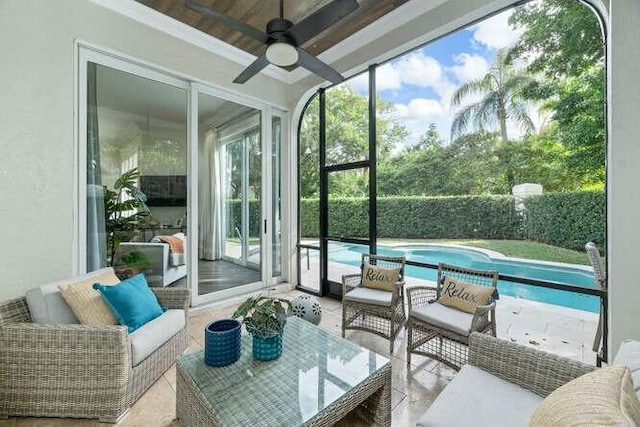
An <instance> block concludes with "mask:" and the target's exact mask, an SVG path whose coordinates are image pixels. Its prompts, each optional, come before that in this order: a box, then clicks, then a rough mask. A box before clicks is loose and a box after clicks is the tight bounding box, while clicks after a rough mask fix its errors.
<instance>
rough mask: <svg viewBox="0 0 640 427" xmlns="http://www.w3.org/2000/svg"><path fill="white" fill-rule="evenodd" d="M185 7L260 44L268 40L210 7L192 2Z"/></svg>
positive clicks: (262, 33)
mask: <svg viewBox="0 0 640 427" xmlns="http://www.w3.org/2000/svg"><path fill="white" fill-rule="evenodd" d="M187 7H188V8H189V9H193V10H195V11H196V12H198V13H199V14H201V15H204V16H206V17H207V18H211V19H215V20H216V21H219V22H222V23H223V24H225V25H226V26H227V27H230V28H233V29H234V30H236V31H239V32H241V33H242V34H245V35H247V36H249V37H252V38H254V39H256V40H258V41H260V42H262V43H266V42H267V40H268V39H269V36H267V34H266V33H264V32H263V31H260V30H258V29H257V28H254V27H252V26H250V25H247V24H245V23H243V22H240V21H238V20H237V19H234V18H232V17H230V16H227V15H225V14H224V13H220V12H218V11H217V10H214V9H211V8H210V7H206V6H203V5H201V4H199V3H196V2H195V1H194V0H187Z"/></svg>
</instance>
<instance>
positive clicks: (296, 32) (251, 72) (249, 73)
mask: <svg viewBox="0 0 640 427" xmlns="http://www.w3.org/2000/svg"><path fill="white" fill-rule="evenodd" d="M187 7H189V8H190V9H193V10H195V11H196V12H198V13H200V14H201V15H204V16H207V17H209V18H211V19H215V20H217V21H219V22H222V23H223V24H225V25H227V26H228V27H231V28H233V29H234V30H236V31H239V32H241V33H242V34H245V35H247V36H249V37H252V38H254V39H256V40H258V41H260V42H262V43H265V44H266V45H267V49H266V51H265V52H264V53H263V54H262V55H260V56H259V57H258V59H256V60H255V61H253V63H252V64H251V65H249V66H248V67H247V68H246V69H245V70H244V71H243V72H242V73H240V75H239V76H238V77H236V78H235V79H234V80H233V82H234V83H244V82H246V81H247V80H249V79H250V78H251V77H253V76H255V75H256V74H258V73H259V72H260V70H262V69H263V68H264V67H266V66H267V65H269V64H273V65H277V66H279V67H287V66H289V65H294V64H298V65H300V66H301V67H304V68H306V69H307V70H309V71H311V72H313V73H315V74H317V75H319V76H320V77H322V78H323V79H326V80H329V81H330V82H333V83H340V82H342V81H344V77H343V76H342V75H341V74H340V73H338V72H337V71H336V70H334V69H333V68H331V67H330V66H329V65H327V64H325V63H324V62H322V61H320V60H319V59H318V58H316V57H315V56H313V55H311V54H310V53H309V52H307V51H306V50H304V49H302V48H301V47H300V46H301V45H303V44H305V43H306V42H307V41H309V40H311V39H312V38H313V37H315V36H316V35H318V34H320V33H321V32H322V31H324V30H326V29H327V28H329V27H330V26H331V25H333V24H335V23H336V22H338V21H339V20H341V19H342V18H344V17H345V16H347V15H349V14H350V13H351V12H353V11H354V10H356V9H357V8H358V2H357V1H356V0H334V1H332V2H331V3H329V4H327V5H326V6H324V7H322V8H321V9H319V10H318V11H316V12H315V13H313V14H311V15H309V16H307V17H306V18H304V19H303V20H302V21H300V22H298V23H297V24H294V23H293V22H291V21H289V20H288V19H285V18H284V0H280V17H279V18H274V19H272V20H271V21H269V22H268V23H267V30H266V32H262V31H260V30H258V29H257V28H254V27H252V26H250V25H247V24H245V23H243V22H240V21H238V20H237V19H235V18H232V17H230V16H228V15H225V14H223V13H220V12H218V11H216V10H214V9H212V8H210V7H207V6H203V5H201V4H199V3H196V2H195V1H194V0H187Z"/></svg>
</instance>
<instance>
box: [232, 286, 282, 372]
mask: <svg viewBox="0 0 640 427" xmlns="http://www.w3.org/2000/svg"><path fill="white" fill-rule="evenodd" d="M290 313H291V302H290V301H289V300H287V299H283V298H272V297H267V296H264V295H259V296H256V297H249V298H247V299H246V300H245V301H244V302H243V303H242V304H240V306H239V307H238V308H237V309H236V311H235V312H234V313H233V317H242V323H243V324H244V325H245V327H246V328H247V332H249V333H250V334H251V335H252V337H253V348H252V351H253V357H254V358H255V359H257V360H273V359H277V358H278V357H280V355H281V354H282V332H283V331H284V325H285V323H286V322H287V317H288V316H289V314H290Z"/></svg>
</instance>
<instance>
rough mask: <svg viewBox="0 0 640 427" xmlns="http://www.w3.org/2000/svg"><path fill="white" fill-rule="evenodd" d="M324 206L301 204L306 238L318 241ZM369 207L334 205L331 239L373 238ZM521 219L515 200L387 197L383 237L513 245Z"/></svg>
mask: <svg viewBox="0 0 640 427" xmlns="http://www.w3.org/2000/svg"><path fill="white" fill-rule="evenodd" d="M318 205H319V204H318V200H317V199H303V200H301V202H300V216H301V221H300V223H301V226H302V230H301V233H302V234H301V235H302V236H303V237H317V236H318V230H319V224H318ZM368 212H369V211H368V204H367V199H364V198H344V199H331V200H329V227H330V229H329V234H330V235H333V236H344V237H366V236H367V235H368V227H369V226H368V222H369V214H368ZM517 230H518V217H517V215H516V214H515V211H514V203H513V197H510V196H456V197H420V196H413V197H381V198H379V199H378V237H393V238H409V239H465V238H466V239H472V238H484V239H513V238H516V232H517Z"/></svg>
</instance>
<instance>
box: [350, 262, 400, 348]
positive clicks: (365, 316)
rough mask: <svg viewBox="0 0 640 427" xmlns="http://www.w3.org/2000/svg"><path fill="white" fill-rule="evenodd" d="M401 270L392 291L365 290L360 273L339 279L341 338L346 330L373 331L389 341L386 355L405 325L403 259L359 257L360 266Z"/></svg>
mask: <svg viewBox="0 0 640 427" xmlns="http://www.w3.org/2000/svg"><path fill="white" fill-rule="evenodd" d="M367 263H368V264H371V265H375V266H378V267H383V268H400V275H399V279H398V282H396V284H395V287H394V290H393V292H388V291H383V290H378V289H370V288H364V287H363V286H362V283H361V282H362V274H349V275H344V276H342V337H343V338H344V336H345V331H346V330H347V329H357V330H361V331H367V332H372V333H374V334H377V335H380V336H381V337H384V338H386V339H388V340H389V352H390V354H393V344H394V342H395V339H396V337H397V336H398V333H399V332H400V329H402V327H403V326H404V323H405V321H406V315H405V311H404V266H405V258H404V257H385V256H378V255H369V254H363V255H362V265H361V268H362V267H364V265H365V264H367Z"/></svg>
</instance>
